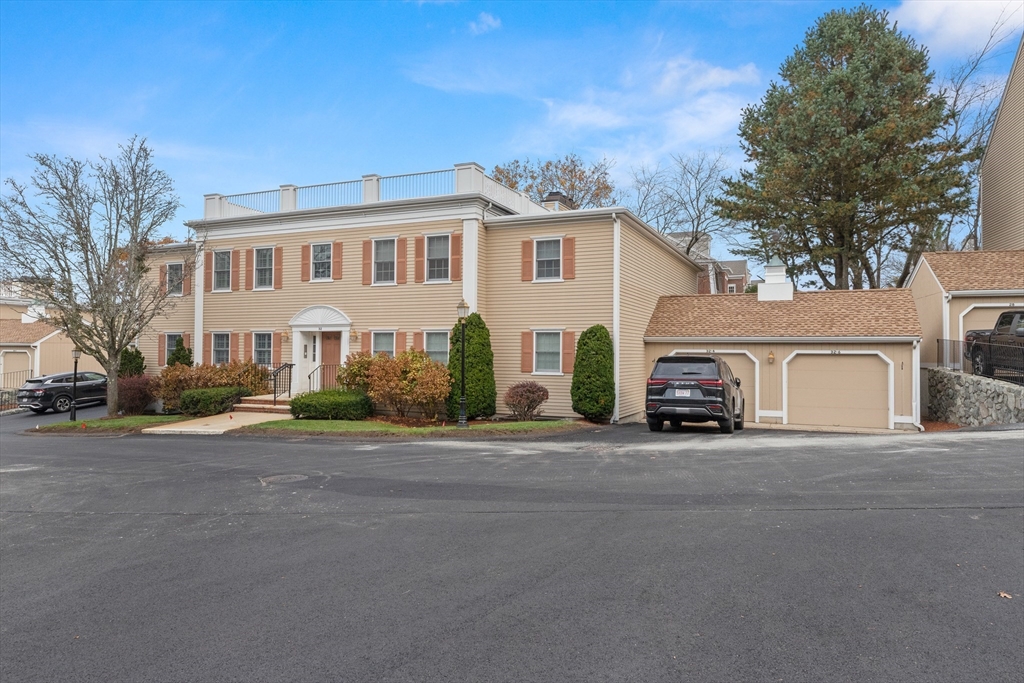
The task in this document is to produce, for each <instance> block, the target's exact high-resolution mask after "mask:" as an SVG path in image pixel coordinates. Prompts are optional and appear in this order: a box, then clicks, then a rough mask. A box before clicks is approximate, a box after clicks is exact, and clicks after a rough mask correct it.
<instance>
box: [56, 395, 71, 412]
mask: <svg viewBox="0 0 1024 683" xmlns="http://www.w3.org/2000/svg"><path fill="white" fill-rule="evenodd" d="M69 410H71V397H70V396H68V395H67V394H61V395H60V396H58V397H57V398H55V399H53V412H55V413H66V412H68V411H69Z"/></svg>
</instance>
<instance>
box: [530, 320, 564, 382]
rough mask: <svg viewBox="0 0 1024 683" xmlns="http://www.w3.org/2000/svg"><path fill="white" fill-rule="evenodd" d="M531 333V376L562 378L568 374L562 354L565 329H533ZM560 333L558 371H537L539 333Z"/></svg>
mask: <svg viewBox="0 0 1024 683" xmlns="http://www.w3.org/2000/svg"><path fill="white" fill-rule="evenodd" d="M530 331H531V332H533V372H531V373H530V374H531V375H546V376H548V377H552V376H554V377H561V376H563V375H565V374H566V372H565V368H564V367H562V364H563V363H564V362H565V358H564V355H563V354H562V335H563V334H564V333H565V328H564V327H531V328H530ZM538 332H540V333H548V334H555V333H558V368H559V369H558V370H557V371H555V370H538V369H537V333H538Z"/></svg>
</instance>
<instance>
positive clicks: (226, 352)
mask: <svg viewBox="0 0 1024 683" xmlns="http://www.w3.org/2000/svg"><path fill="white" fill-rule="evenodd" d="M230 360H231V335H230V334H228V333H226V332H215V333H214V334H213V364H214V365H224V364H225V363H227V362H229V361H230Z"/></svg>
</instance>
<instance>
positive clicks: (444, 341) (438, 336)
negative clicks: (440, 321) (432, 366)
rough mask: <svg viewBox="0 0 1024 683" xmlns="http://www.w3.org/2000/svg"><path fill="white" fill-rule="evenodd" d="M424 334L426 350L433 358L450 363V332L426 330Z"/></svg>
mask: <svg viewBox="0 0 1024 683" xmlns="http://www.w3.org/2000/svg"><path fill="white" fill-rule="evenodd" d="M423 336H424V337H425V339H424V342H425V343H424V350H425V351H426V352H427V355H428V356H430V358H431V360H434V361H437V362H438V363H442V364H444V365H448V333H447V332H426V333H424V335H423Z"/></svg>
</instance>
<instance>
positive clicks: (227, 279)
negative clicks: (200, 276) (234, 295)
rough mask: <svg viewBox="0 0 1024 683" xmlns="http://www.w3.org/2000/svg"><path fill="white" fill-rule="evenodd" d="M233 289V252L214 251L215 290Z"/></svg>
mask: <svg viewBox="0 0 1024 683" xmlns="http://www.w3.org/2000/svg"><path fill="white" fill-rule="evenodd" d="M230 289H231V252H230V251H215V252H213V290H214V291H215V292H224V291H230Z"/></svg>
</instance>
